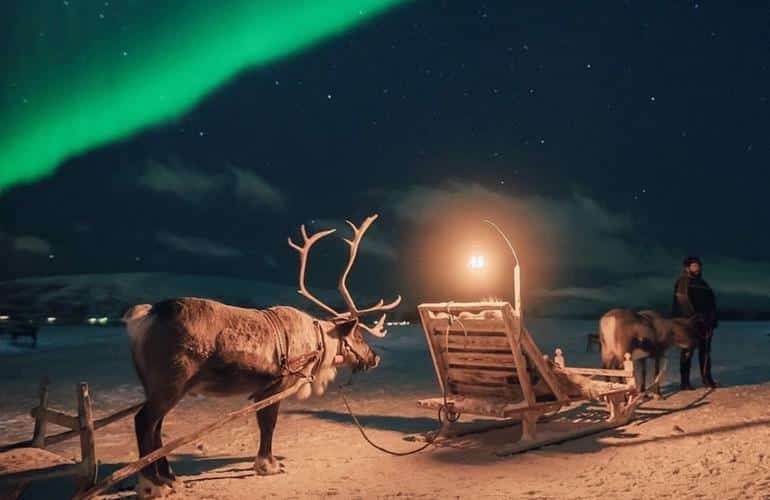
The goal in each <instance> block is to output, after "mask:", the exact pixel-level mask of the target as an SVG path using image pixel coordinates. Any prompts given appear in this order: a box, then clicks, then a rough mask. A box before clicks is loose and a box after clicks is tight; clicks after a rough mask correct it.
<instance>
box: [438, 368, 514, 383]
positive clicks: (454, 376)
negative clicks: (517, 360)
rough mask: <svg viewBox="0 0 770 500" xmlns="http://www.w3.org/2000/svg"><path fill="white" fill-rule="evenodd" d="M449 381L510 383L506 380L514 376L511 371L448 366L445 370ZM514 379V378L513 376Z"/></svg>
mask: <svg viewBox="0 0 770 500" xmlns="http://www.w3.org/2000/svg"><path fill="white" fill-rule="evenodd" d="M447 372H448V376H449V381H450V382H459V383H463V384H500V385H505V384H510V383H509V382H508V380H510V379H511V377H515V375H514V373H513V371H508V372H505V371H497V370H473V369H470V370H469V369H462V368H449V370H447ZM514 380H515V378H514Z"/></svg>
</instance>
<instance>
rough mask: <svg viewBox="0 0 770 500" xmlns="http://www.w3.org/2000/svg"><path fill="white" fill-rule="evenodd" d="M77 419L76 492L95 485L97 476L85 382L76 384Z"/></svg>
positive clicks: (94, 447)
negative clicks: (78, 452)
mask: <svg viewBox="0 0 770 500" xmlns="http://www.w3.org/2000/svg"><path fill="white" fill-rule="evenodd" d="M78 418H79V420H80V429H79V431H80V466H81V469H80V470H81V474H80V477H79V478H77V484H78V490H85V489H88V488H91V487H92V486H93V485H95V484H96V478H97V474H98V463H97V462H96V442H95V440H94V418H93V413H92V412H91V396H90V395H89V394H88V384H87V383H85V382H81V383H80V384H78Z"/></svg>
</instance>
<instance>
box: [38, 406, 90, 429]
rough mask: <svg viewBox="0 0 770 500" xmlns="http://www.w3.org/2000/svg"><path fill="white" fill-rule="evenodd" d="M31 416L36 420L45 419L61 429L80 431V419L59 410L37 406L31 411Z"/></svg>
mask: <svg viewBox="0 0 770 500" xmlns="http://www.w3.org/2000/svg"><path fill="white" fill-rule="evenodd" d="M29 414H30V416H31V417H32V418H34V419H36V420H39V419H43V420H44V421H46V422H48V423H51V424H55V425H58V426H59V427H66V428H67V429H73V430H77V429H80V419H78V417H76V416H74V415H69V414H67V413H64V412H62V411H59V410H53V409H51V408H45V409H44V408H41V407H39V406H36V407H35V408H32V410H30V412H29Z"/></svg>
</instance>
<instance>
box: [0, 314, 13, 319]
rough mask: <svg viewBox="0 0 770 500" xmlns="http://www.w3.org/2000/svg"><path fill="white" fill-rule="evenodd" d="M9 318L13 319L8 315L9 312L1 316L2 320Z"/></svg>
mask: <svg viewBox="0 0 770 500" xmlns="http://www.w3.org/2000/svg"><path fill="white" fill-rule="evenodd" d="M9 319H11V317H10V316H8V315H7V314H3V315H1V316H0V321H8V320H9Z"/></svg>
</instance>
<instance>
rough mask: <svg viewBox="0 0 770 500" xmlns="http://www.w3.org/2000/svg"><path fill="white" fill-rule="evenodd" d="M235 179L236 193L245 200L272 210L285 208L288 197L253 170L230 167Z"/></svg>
mask: <svg viewBox="0 0 770 500" xmlns="http://www.w3.org/2000/svg"><path fill="white" fill-rule="evenodd" d="M230 172H231V173H232V175H233V177H234V181H235V186H234V189H235V195H236V196H237V197H238V198H239V199H240V200H241V201H243V202H245V203H249V204H252V205H260V206H262V207H265V208H269V209H272V210H276V211H278V210H284V209H285V208H286V197H285V196H284V195H283V193H281V191H279V190H278V189H277V188H275V187H274V186H271V185H270V184H269V183H268V182H267V181H265V179H263V178H262V177H260V176H259V175H257V174H255V173H254V172H252V171H251V170H245V169H242V168H237V167H230Z"/></svg>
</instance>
